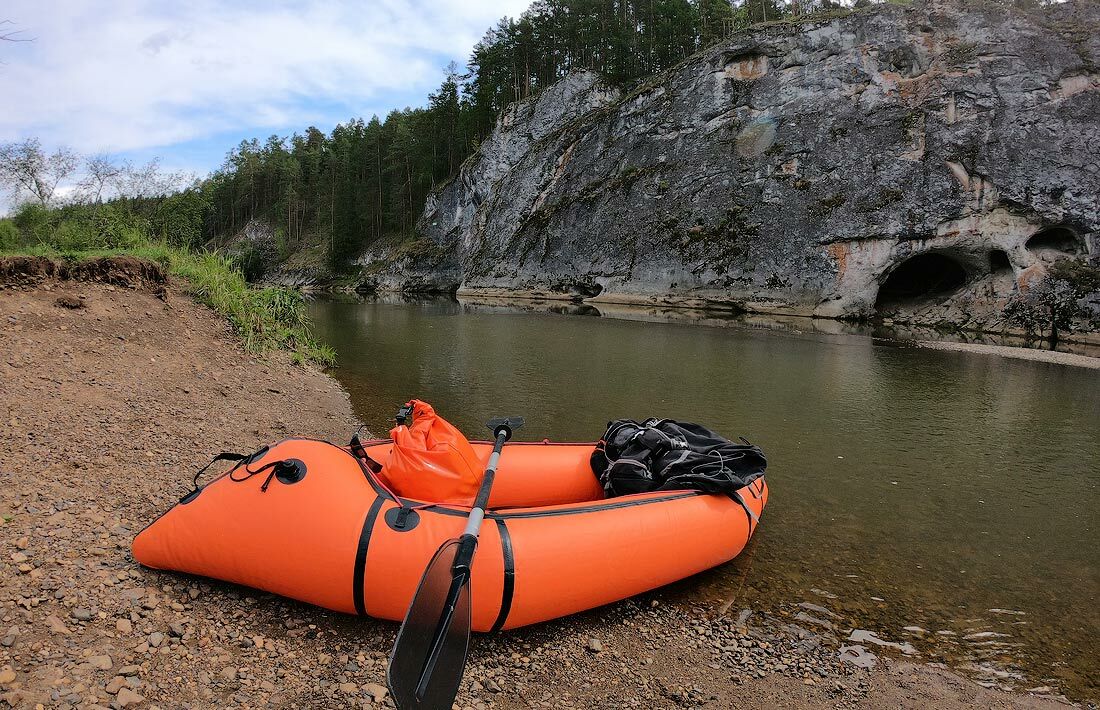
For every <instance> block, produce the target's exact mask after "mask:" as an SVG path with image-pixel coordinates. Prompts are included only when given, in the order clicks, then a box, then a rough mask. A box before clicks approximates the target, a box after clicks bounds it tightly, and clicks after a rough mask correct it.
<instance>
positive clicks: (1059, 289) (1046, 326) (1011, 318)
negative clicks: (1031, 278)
mask: <svg viewBox="0 0 1100 710" xmlns="http://www.w3.org/2000/svg"><path fill="white" fill-rule="evenodd" d="M1097 292H1100V268H1097V267H1095V266H1091V265H1090V264H1088V263H1086V262H1084V261H1078V260H1076V259H1064V260H1062V261H1059V262H1057V263H1055V264H1054V265H1052V266H1051V267H1050V269H1049V270H1048V271H1047V274H1046V275H1045V276H1044V277H1043V278H1042V279H1040V280H1039V281H1038V282H1037V283H1035V284H1032V285H1031V287H1030V288H1028V289H1027V290H1026V291H1023V292H1021V293H1019V294H1016V295H1015V296H1013V297H1012V299H1011V300H1010V301H1009V302H1008V304H1007V305H1006V306H1005V309H1004V314H1005V318H1006V319H1007V320H1008V322H1010V323H1012V324H1013V325H1017V326H1019V327H1021V328H1023V329H1024V331H1025V332H1026V333H1027V335H1028V337H1029V338H1030V337H1034V336H1036V335H1038V336H1040V337H1042V335H1043V333H1044V331H1045V332H1048V333H1049V336H1047V337H1048V338H1049V340H1050V345H1051V348H1053V347H1054V346H1055V345H1057V344H1058V337H1059V333H1060V332H1061V331H1066V330H1070V329H1072V328H1073V323H1074V321H1075V320H1076V319H1078V318H1085V317H1087V316H1088V315H1089V311H1088V309H1087V308H1086V307H1085V306H1084V305H1083V304H1082V301H1083V299H1085V298H1087V297H1089V296H1091V295H1093V294H1095V293H1097Z"/></svg>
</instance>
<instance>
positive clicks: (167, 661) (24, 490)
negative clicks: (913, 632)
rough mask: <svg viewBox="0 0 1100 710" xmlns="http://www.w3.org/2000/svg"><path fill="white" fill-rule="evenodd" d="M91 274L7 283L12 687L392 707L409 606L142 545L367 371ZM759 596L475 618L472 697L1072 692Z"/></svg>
mask: <svg viewBox="0 0 1100 710" xmlns="http://www.w3.org/2000/svg"><path fill="white" fill-rule="evenodd" d="M84 276H85V277H89V278H95V279H105V278H106V279H110V280H113V281H115V283H114V284H110V283H104V282H102V281H97V282H89V281H79V280H71V279H67V280H59V279H57V278H55V276H53V275H49V274H39V275H37V276H35V277H34V278H22V279H20V283H17V284H13V283H10V282H9V283H8V284H6V285H4V287H3V288H2V289H0V377H2V380H0V382H2V385H0V422H2V423H3V433H4V435H3V437H2V438H0V522H2V524H0V706H4V705H10V706H12V707H18V708H33V707H38V706H44V707H79V708H96V707H142V708H145V707H149V708H152V707H161V708H176V707H194V708H212V707H303V708H305V707H326V708H335V707H387V706H390V701H389V700H388V698H387V697H386V691H385V687H384V669H385V659H386V654H387V653H388V651H389V648H390V645H391V644H392V642H393V636H394V633H395V631H396V625H395V624H392V623H387V622H378V621H374V620H371V619H367V618H356V617H351V616H344V615H339V614H334V613H331V612H327V611H324V610H321V609H317V608H313V607H308V606H304V605H301V604H297V603H295V602H291V601H288V600H286V599H281V598H278V597H274V596H271V595H268V594H263V593H260V592H256V591H253V590H248V589H243V588H239V587H235V586H232V585H228V584H223V583H219V582H213V581H207V580H202V579H197V578H193V577H188V576H184V575H179V574H169V573H160V572H154V571H151V570H148V569H143V568H141V567H139V566H138V565H136V564H135V563H134V561H133V560H132V558H131V556H130V552H129V548H130V542H131V540H132V539H133V536H134V535H135V533H136V532H137V531H139V530H140V529H141V528H142V527H143V526H144V525H145V524H147V523H148V522H149V521H150V520H152V519H153V518H154V517H155V516H157V515H158V514H159V513H160V512H162V511H163V510H165V509H166V508H168V507H169V506H171V505H172V504H173V503H175V502H176V500H178V498H179V497H180V496H181V495H183V494H184V493H185V492H186V491H187V490H188V489H189V488H190V481H191V476H192V474H193V473H194V471H196V470H197V469H198V468H199V467H200V466H202V465H203V464H205V463H206V462H207V461H208V460H209V459H210V457H211V456H212V455H213V454H214V453H216V452H219V451H223V450H228V451H234V450H253V449H255V448H258V446H259V445H261V444H262V443H266V442H272V441H276V440H279V439H281V438H284V437H287V436H290V435H308V436H316V437H324V438H328V439H331V440H333V441H336V442H341V443H342V442H344V441H345V440H346V439H347V437H348V435H349V434H350V432H351V431H352V429H353V428H354V426H355V421H354V419H353V416H352V414H351V409H350V406H349V403H348V399H347V397H346V395H345V393H344V392H343V391H341V389H340V388H339V386H338V385H337V384H336V383H335V381H333V380H332V379H330V378H329V377H328V376H326V375H324V374H323V373H320V372H318V371H316V370H313V369H309V368H303V367H296V366H293V365H291V364H290V363H289V361H288V360H287V359H286V358H284V357H282V356H279V355H270V356H266V357H264V358H262V359H259V358H256V357H254V356H251V355H248V354H246V353H245V352H244V351H243V350H242V348H241V346H240V345H239V343H238V342H237V341H236V339H235V338H234V336H233V335H232V334H231V333H230V332H229V331H228V328H227V326H226V325H225V323H223V322H222V321H221V319H219V318H218V317H216V316H215V315H214V314H212V313H211V312H210V311H208V310H206V309H205V308H203V307H201V306H198V305H196V304H194V303H193V302H192V301H191V300H190V298H189V297H188V296H187V295H186V294H185V293H184V292H183V290H182V288H181V285H180V284H175V283H171V284H165V283H162V279H163V276H162V275H160V274H159V273H157V272H156V271H153V272H149V273H146V272H143V271H140V270H139V271H135V272H126V273H124V274H123V275H122V276H121V277H118V275H117V274H115V275H113V276H112V275H111V274H102V273H98V274H95V273H93V274H85V275H84ZM288 524H293V521H288ZM273 554H277V551H273ZM753 573H754V574H766V573H767V571H766V570H762V569H757V570H754V572H753ZM685 584H687V585H690V584H691V581H690V580H689V581H688V582H686V583H685ZM743 606H745V604H744V603H743V602H739V601H737V600H735V601H734V603H733V605H732V606H731V607H730V609H729V610H728V613H727V614H726V615H722V614H720V611H721V610H720V609H718V608H701V607H699V606H696V605H693V604H692V603H690V602H689V601H686V600H685V595H684V594H682V593H680V592H677V590H676V589H666V590H658V591H657V592H655V593H651V594H648V595H644V596H643V597H640V598H637V599H633V600H629V601H626V602H622V603H620V604H616V605H613V606H611V607H608V608H604V609H599V610H596V611H593V612H589V613H586V614H582V615H579V616H576V617H572V618H569V619H565V620H560V621H555V622H551V623H547V624H543V625H539V626H537V627H535V628H531V629H526V630H520V631H517V632H512V633H508V634H505V635H501V636H498V637H478V638H475V640H474V646H473V650H472V653H471V665H470V668H469V669H468V673H467V675H466V678H465V680H464V683H463V687H462V691H461V694H460V696H459V700H458V707H462V708H465V707H473V708H483V707H499V708H522V707H577V708H615V707H662V708H663V707H706V708H730V707H739V708H745V707H776V706H785V707H851V706H858V707H913V708H918V707H940V708H951V707H960V708H961V707H975V706H978V707H996V708H1007V707H1053V706H1055V705H1058V701H1056V700H1054V699H1051V698H1042V697H1037V696H1027V695H1008V694H1005V693H1001V692H998V691H994V690H987V689H985V688H981V687H979V686H977V685H975V684H974V683H972V682H971V681H969V680H966V679H963V678H961V677H958V676H956V675H953V674H951V673H950V672H948V671H947V670H944V669H940V668H933V667H930V666H922V665H914V664H912V663H908V662H904V661H895V660H891V659H889V658H887V657H880V658H879V659H878V663H877V665H876V666H875V668H874V669H872V670H866V669H862V668H858V667H856V666H855V665H853V664H851V663H849V662H847V661H844V660H842V659H841V658H840V656H839V654H838V650H839V649H838V646H837V645H836V644H835V643H834V642H833V641H831V640H830V639H829V638H827V637H821V636H818V635H816V634H814V633H812V632H811V631H810V630H809V629H805V628H803V629H800V628H799V627H798V626H797V625H792V624H791V623H789V622H790V621H792V620H793V617H794V614H792V615H791V617H765V616H764V615H762V614H760V613H758V612H757V613H753V612H751V611H741V609H742V607H743ZM811 612H812V610H811Z"/></svg>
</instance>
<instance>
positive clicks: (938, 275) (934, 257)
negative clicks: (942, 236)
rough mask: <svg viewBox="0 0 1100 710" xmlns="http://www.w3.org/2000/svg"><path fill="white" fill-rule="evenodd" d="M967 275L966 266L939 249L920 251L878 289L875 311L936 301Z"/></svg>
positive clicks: (958, 286)
mask: <svg viewBox="0 0 1100 710" xmlns="http://www.w3.org/2000/svg"><path fill="white" fill-rule="evenodd" d="M1006 259H1007V256H1006ZM966 278H967V273H966V269H965V268H963V265H962V264H960V263H959V262H958V261H956V260H955V259H953V258H951V257H950V256H947V255H946V254H941V253H937V252H931V253H927V254H918V255H917V256H914V257H911V258H909V259H907V260H905V261H903V262H902V263H901V264H899V265H898V266H897V267H895V268H894V270H893V271H891V272H890V274H889V276H887V277H886V281H884V282H883V284H882V286H881V287H880V288H879V290H878V298H877V300H876V301H875V310H877V311H884V310H886V311H889V310H895V309H897V308H898V307H901V306H919V305H923V304H927V303H937V302H939V301H942V300H943V299H944V297H946V296H948V295H949V294H951V293H953V292H955V291H957V290H958V289H959V288H961V287H962V286H963V285H964V284H966Z"/></svg>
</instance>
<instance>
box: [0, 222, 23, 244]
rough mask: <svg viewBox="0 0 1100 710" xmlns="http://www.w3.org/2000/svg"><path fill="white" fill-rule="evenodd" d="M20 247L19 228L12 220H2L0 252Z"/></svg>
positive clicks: (0, 224) (0, 223)
mask: <svg viewBox="0 0 1100 710" xmlns="http://www.w3.org/2000/svg"><path fill="white" fill-rule="evenodd" d="M17 246H19V228H18V227H16V226H15V222H12V221H11V220H10V219H0V251H7V250H9V249H15V248H16V247H17Z"/></svg>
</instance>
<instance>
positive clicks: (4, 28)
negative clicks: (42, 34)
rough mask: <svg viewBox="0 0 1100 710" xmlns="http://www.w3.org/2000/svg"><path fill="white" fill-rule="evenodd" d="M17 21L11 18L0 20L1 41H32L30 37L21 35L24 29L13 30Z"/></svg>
mask: <svg viewBox="0 0 1100 710" xmlns="http://www.w3.org/2000/svg"><path fill="white" fill-rule="evenodd" d="M9 26H10V27H14V26H15V23H14V22H12V21H11V20H0V42H30V41H31V38H30V37H20V36H19V35H21V34H23V30H13V29H11V28H10V27H9Z"/></svg>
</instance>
